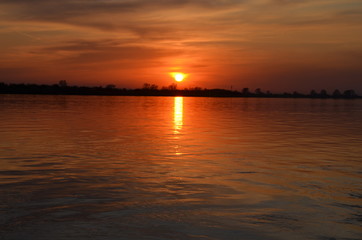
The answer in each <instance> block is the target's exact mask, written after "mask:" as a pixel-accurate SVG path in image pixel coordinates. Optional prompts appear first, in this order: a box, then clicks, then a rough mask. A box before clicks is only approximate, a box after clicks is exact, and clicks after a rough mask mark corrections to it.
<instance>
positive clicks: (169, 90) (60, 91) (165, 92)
mask: <svg viewBox="0 0 362 240" xmlns="http://www.w3.org/2000/svg"><path fill="white" fill-rule="evenodd" d="M0 94H51V95H102V96H193V97H265V98H348V99H352V98H361V96H359V95H357V94H356V92H355V91H354V90H351V89H349V90H345V91H343V92H341V91H340V90H338V89H336V90H334V91H333V93H332V94H329V93H328V92H327V91H326V90H324V89H322V90H321V91H320V92H319V93H318V92H317V91H315V90H312V91H311V92H310V93H309V94H303V93H299V92H297V91H294V92H292V93H288V92H285V93H271V92H270V91H265V92H264V91H262V90H261V89H260V88H257V89H255V90H254V91H250V90H249V88H243V89H242V90H241V91H236V90H226V89H206V88H204V89H202V88H200V87H195V88H185V89H182V90H181V89H178V88H177V85H176V84H171V85H169V86H167V87H161V89H159V87H158V86H157V85H155V84H149V83H145V84H143V87H142V88H138V89H126V88H117V87H116V86H115V85H114V84H108V85H106V86H105V87H102V86H99V87H84V86H81V87H80V86H69V85H68V83H67V82H66V81H65V80H61V81H59V83H58V84H53V85H44V84H43V85H38V84H6V83H1V82H0Z"/></svg>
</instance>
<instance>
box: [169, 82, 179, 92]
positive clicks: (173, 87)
mask: <svg viewBox="0 0 362 240" xmlns="http://www.w3.org/2000/svg"><path fill="white" fill-rule="evenodd" d="M167 89H168V90H171V91H175V90H176V89H177V84H176V83H172V84H171V85H170V86H168V88H167Z"/></svg>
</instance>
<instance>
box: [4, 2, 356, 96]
mask: <svg viewBox="0 0 362 240" xmlns="http://www.w3.org/2000/svg"><path fill="white" fill-rule="evenodd" d="M361 29H362V2H361V1H360V0H313V1H312V0H216V1H209V0H152V1H151V0H103V1H100V0H99V1H96V0H77V1H74V0H62V1H59V0H1V2H0V53H1V54H0V82H6V83H46V84H54V83H57V82H58V81H59V80H62V79H65V80H67V82H68V84H69V85H91V86H92V85H103V86H104V85H107V84H115V85H116V86H117V87H126V88H137V87H141V86H142V85H143V83H145V82H148V83H151V84H157V85H159V86H166V85H170V84H171V83H173V80H172V78H171V77H170V75H169V72H184V73H187V74H188V78H187V79H186V80H185V81H184V82H183V83H181V84H179V85H180V87H195V86H199V87H205V88H230V86H233V89H237V90H240V89H241V88H244V87H249V88H251V89H253V88H262V90H271V91H274V92H278V91H279V92H280V91H294V90H297V91H301V92H303V91H304V92H309V91H310V90H311V89H316V90H320V89H323V88H324V89H327V90H329V91H332V90H334V89H336V88H338V89H340V90H346V89H355V90H356V91H357V92H358V93H362V31H361Z"/></svg>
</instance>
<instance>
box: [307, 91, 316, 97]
mask: <svg viewBox="0 0 362 240" xmlns="http://www.w3.org/2000/svg"><path fill="white" fill-rule="evenodd" d="M309 95H310V96H311V97H318V94H317V92H316V91H315V90H312V91H310V94H309Z"/></svg>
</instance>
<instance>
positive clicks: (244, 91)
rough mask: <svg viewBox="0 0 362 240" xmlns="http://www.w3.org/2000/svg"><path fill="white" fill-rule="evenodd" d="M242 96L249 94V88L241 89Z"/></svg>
mask: <svg viewBox="0 0 362 240" xmlns="http://www.w3.org/2000/svg"><path fill="white" fill-rule="evenodd" d="M241 93H242V94H243V95H244V96H249V95H250V92H249V88H243V90H242V92H241Z"/></svg>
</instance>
